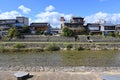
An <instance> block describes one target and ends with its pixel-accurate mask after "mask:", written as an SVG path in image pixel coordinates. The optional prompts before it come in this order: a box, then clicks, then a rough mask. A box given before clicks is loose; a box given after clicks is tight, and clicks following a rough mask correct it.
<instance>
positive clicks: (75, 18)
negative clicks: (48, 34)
mask: <svg viewBox="0 0 120 80" xmlns="http://www.w3.org/2000/svg"><path fill="white" fill-rule="evenodd" d="M72 19H84V18H83V17H72Z"/></svg>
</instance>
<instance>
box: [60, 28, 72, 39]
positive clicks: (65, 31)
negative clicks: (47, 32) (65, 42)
mask: <svg viewBox="0 0 120 80" xmlns="http://www.w3.org/2000/svg"><path fill="white" fill-rule="evenodd" d="M62 32H63V36H67V37H71V36H73V31H72V30H70V29H69V28H68V27H67V26H64V27H63V28H62Z"/></svg>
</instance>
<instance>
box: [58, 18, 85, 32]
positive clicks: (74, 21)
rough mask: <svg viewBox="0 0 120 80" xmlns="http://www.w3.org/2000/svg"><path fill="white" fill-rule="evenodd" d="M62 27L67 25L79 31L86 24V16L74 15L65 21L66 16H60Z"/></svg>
mask: <svg viewBox="0 0 120 80" xmlns="http://www.w3.org/2000/svg"><path fill="white" fill-rule="evenodd" d="M60 21H61V28H63V27H64V26H67V27H68V28H69V29H71V30H72V31H74V32H77V31H78V30H79V28H80V27H83V26H84V18H82V17H72V18H71V19H70V21H69V22H67V21H65V19H64V17H61V18H60Z"/></svg>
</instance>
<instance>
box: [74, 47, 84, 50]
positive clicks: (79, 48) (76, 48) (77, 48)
mask: <svg viewBox="0 0 120 80" xmlns="http://www.w3.org/2000/svg"><path fill="white" fill-rule="evenodd" d="M75 50H77V51H80V50H84V48H83V47H81V46H75Z"/></svg>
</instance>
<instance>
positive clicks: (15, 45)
mask: <svg viewBox="0 0 120 80" xmlns="http://www.w3.org/2000/svg"><path fill="white" fill-rule="evenodd" d="M13 47H14V48H25V47H26V45H24V44H20V43H17V44H14V45H13Z"/></svg>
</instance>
